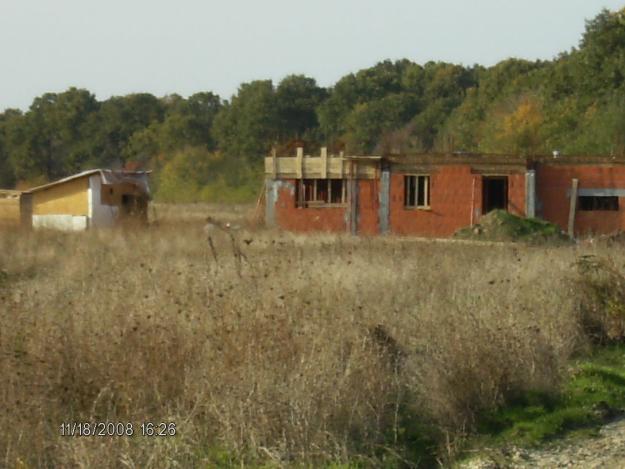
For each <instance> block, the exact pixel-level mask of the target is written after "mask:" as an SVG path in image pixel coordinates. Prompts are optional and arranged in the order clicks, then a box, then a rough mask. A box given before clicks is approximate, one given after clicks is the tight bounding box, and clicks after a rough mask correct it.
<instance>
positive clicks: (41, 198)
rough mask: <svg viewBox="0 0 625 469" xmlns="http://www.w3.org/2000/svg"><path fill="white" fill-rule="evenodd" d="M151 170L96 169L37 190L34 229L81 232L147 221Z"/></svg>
mask: <svg viewBox="0 0 625 469" xmlns="http://www.w3.org/2000/svg"><path fill="white" fill-rule="evenodd" d="M148 176H149V171H112V170H107V169H92V170H88V171H83V172H81V173H78V174H75V175H73V176H69V177H66V178H64V179H60V180H58V181H54V182H51V183H48V184H44V185H42V186H38V187H34V188H32V189H30V190H28V191H25V192H24V194H25V195H27V196H29V197H31V214H32V227H33V228H53V229H60V230H65V231H80V230H86V229H88V228H102V227H112V226H115V225H117V224H120V223H123V222H126V221H138V222H146V221H147V205H148V201H149V199H150V189H149V184H148Z"/></svg>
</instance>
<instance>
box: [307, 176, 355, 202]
mask: <svg viewBox="0 0 625 469" xmlns="http://www.w3.org/2000/svg"><path fill="white" fill-rule="evenodd" d="M345 189H346V184H345V183H344V180H343V179H301V180H300V181H299V183H298V184H297V194H296V201H297V206H298V207H320V206H328V205H341V204H344V203H345Z"/></svg>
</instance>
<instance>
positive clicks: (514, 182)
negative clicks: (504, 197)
mask: <svg viewBox="0 0 625 469" xmlns="http://www.w3.org/2000/svg"><path fill="white" fill-rule="evenodd" d="M508 211H509V212H510V213H513V214H514V215H518V216H520V217H524V216H525V173H516V174H509V175H508Z"/></svg>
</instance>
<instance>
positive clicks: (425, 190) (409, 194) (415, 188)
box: [404, 175, 430, 208]
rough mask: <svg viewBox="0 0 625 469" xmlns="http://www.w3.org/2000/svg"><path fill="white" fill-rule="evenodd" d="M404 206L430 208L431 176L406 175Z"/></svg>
mask: <svg viewBox="0 0 625 469" xmlns="http://www.w3.org/2000/svg"><path fill="white" fill-rule="evenodd" d="M404 206H405V207H408V208H429V206H430V176H425V175H421V176H404Z"/></svg>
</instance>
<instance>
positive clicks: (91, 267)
mask: <svg viewBox="0 0 625 469" xmlns="http://www.w3.org/2000/svg"><path fill="white" fill-rule="evenodd" d="M223 210H226V209H222V211H221V212H218V213H215V208H214V207H202V206H196V207H186V208H180V207H164V206H161V207H157V208H156V209H155V211H153V212H152V216H153V217H155V219H154V220H153V223H152V224H151V226H149V227H147V228H145V229H132V230H130V229H129V230H105V231H99V232H95V231H94V232H87V233H79V234H63V233H55V232H33V233H21V232H17V231H14V232H6V231H5V232H1V233H0V376H2V379H1V380H0V409H2V412H0V429H1V430H0V466H3V467H19V468H25V467H111V468H113V467H131V468H163V467H215V466H220V467H226V466H236V467H240V466H259V465H263V466H264V467H282V466H300V467H301V466H310V465H313V466H317V465H334V467H338V466H345V467H347V466H349V467H352V466H354V467H356V466H359V467H374V466H375V467H379V466H383V465H386V466H387V467H403V466H406V467H410V466H416V465H419V464H422V465H426V466H428V465H431V464H435V463H436V461H438V462H442V463H444V462H446V461H449V458H451V457H453V455H454V453H455V449H456V446H457V445H458V444H459V443H458V442H459V441H462V437H463V436H464V435H466V434H468V433H469V432H471V431H472V429H473V428H474V426H475V424H476V419H477V417H478V416H479V414H480V412H483V411H485V410H489V409H493V408H496V407H497V406H500V405H502V404H505V403H506V402H507V401H508V400H510V399H513V398H514V397H515V396H516V395H518V394H519V393H523V392H527V391H550V390H553V389H557V388H558V387H559V386H560V383H561V382H562V380H563V379H565V377H566V374H567V369H568V368H567V364H568V363H569V360H570V359H571V357H573V356H574V355H575V354H578V353H582V352H583V351H584V350H586V349H587V347H588V346H589V343H590V338H589V332H588V331H589V330H590V329H589V326H588V324H589V323H590V322H592V324H593V325H594V327H595V329H593V330H595V331H597V330H603V331H604V332H605V331H608V329H609V327H612V326H614V324H610V323H609V318H608V319H606V318H605V317H603V316H601V314H603V313H598V312H597V302H600V301H603V300H602V299H601V298H594V297H592V295H589V293H588V291H587V289H586V288H584V285H586V284H587V283H584V278H583V276H584V275H588V274H587V273H584V269H580V268H579V265H580V263H579V262H578V260H579V259H586V260H588V259H590V260H593V259H594V260H593V262H595V261H596V259H604V258H605V259H607V258H608V257H610V258H611V259H613V260H612V261H605V262H603V261H599V264H601V265H606V266H608V267H607V268H608V270H609V269H613V270H614V271H619V272H620V268H621V267H622V266H623V265H624V263H625V253H624V252H623V250H622V249H615V248H612V247H608V246H597V245H585V246H583V247H580V246H564V247H554V248H548V247H526V246H523V245H479V244H456V243H436V242H421V241H415V240H410V239H395V238H392V237H390V238H375V239H369V238H353V237H349V236H338V235H322V234H318V235H310V236H302V235H294V234H289V233H280V232H273V231H265V230H253V231H252V230H249V229H245V228H242V229H240V230H237V231H234V232H233V235H232V236H230V235H229V234H228V233H224V232H221V231H219V230H218V231H215V232H212V233H211V234H210V236H211V242H212V244H213V247H214V250H213V249H211V246H210V243H209V240H208V237H207V234H206V233H205V232H204V231H203V229H202V225H203V220H204V217H205V216H206V215H208V214H212V215H214V216H216V217H217V218H220V219H225V218H228V217H231V219H232V221H236V220H239V221H240V222H241V224H243V221H242V219H241V217H242V216H243V215H244V214H245V211H244V210H243V209H237V210H235V213H234V214H228V213H224V212H223ZM237 217H238V218H237ZM582 256H597V257H582ZM576 262H577V263H576ZM586 264H588V262H586ZM586 264H585V265H586ZM606 275H608V277H609V275H610V274H609V273H608V274H606ZM604 277H605V276H604ZM606 278H607V277H606ZM593 302H594V303H593ZM593 312H594V313H593ZM593 314H594V317H591V316H592V315H593ZM593 321H594V322H593ZM605 334H608V332H605ZM64 422H124V423H125V422H133V425H134V435H133V436H121V437H103V436H89V437H87V436H83V437H69V436H61V430H60V429H61V425H62V424H63V423H64ZM141 422H155V423H159V422H175V424H176V434H175V436H161V437H148V436H141V435H140V423H141Z"/></svg>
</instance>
